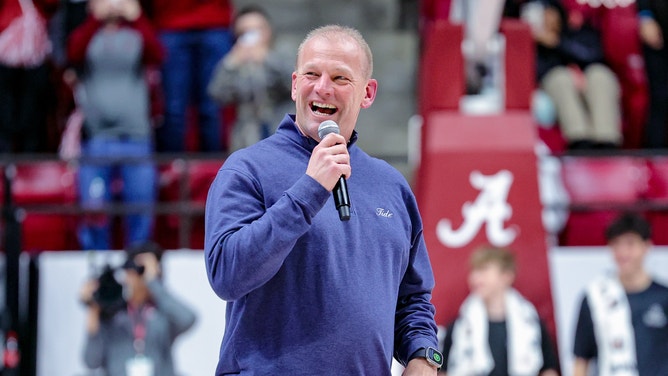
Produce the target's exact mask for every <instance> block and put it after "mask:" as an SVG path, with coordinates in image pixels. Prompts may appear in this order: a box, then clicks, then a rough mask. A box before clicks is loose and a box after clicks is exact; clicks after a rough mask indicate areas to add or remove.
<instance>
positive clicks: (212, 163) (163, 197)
mask: <svg viewBox="0 0 668 376" xmlns="http://www.w3.org/2000/svg"><path fill="white" fill-rule="evenodd" d="M222 164H223V161H222V160H201V161H197V160H193V161H184V160H176V161H173V162H172V163H170V164H169V165H167V166H164V167H162V168H161V170H160V201H161V202H165V203H172V204H175V203H178V202H181V201H182V200H183V201H185V202H184V204H187V205H188V206H194V207H199V208H200V209H203V207H204V203H205V202H206V196H207V193H208V192H209V186H210V185H211V182H213V179H214V178H215V177H216V174H217V173H218V169H220V166H221V165H222ZM182 195H183V196H182ZM186 219H189V220H190V221H189V222H187V221H186ZM188 224H189V228H188ZM180 231H187V235H188V237H189V238H190V242H189V244H187V245H183V244H179V235H180ZM155 232H156V236H155V238H156V239H157V241H158V242H159V243H160V245H162V246H163V247H165V248H170V249H175V248H181V247H183V246H187V247H190V248H193V249H202V248H203V247H204V216H203V215H201V214H196V213H195V214H185V215H176V214H170V215H161V216H158V218H157V219H156V231H155Z"/></svg>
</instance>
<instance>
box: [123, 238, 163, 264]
mask: <svg viewBox="0 0 668 376" xmlns="http://www.w3.org/2000/svg"><path fill="white" fill-rule="evenodd" d="M142 253H153V254H154V255H155V258H156V259H157V260H158V262H160V259H161V258H162V253H163V249H162V247H161V246H160V245H159V244H158V243H156V242H153V241H147V242H143V243H137V244H133V245H131V246H130V247H128V248H126V249H125V263H123V266H122V268H123V269H137V268H138V265H137V264H136V263H135V261H134V258H135V256H137V255H140V254H142Z"/></svg>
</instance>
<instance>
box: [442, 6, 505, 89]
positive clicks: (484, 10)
mask: <svg viewBox="0 0 668 376" xmlns="http://www.w3.org/2000/svg"><path fill="white" fill-rule="evenodd" d="M504 5H505V0H452V5H451V7H452V8H451V13H450V20H451V21H453V22H455V23H463V24H464V25H465V26H464V42H463V46H462V47H463V48H462V50H463V52H464V56H465V59H466V82H467V92H468V93H469V94H478V93H480V92H482V91H485V90H489V89H496V90H501V88H500V85H501V82H502V80H501V77H500V75H502V72H501V67H502V64H501V58H502V56H503V54H502V52H503V49H504V45H503V42H502V41H501V38H499V25H500V23H501V17H502V16H503V10H504Z"/></svg>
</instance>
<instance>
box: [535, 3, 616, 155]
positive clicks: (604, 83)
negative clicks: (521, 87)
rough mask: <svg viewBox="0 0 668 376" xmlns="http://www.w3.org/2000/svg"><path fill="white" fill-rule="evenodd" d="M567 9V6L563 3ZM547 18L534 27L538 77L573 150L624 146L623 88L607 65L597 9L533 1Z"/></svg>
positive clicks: (544, 17)
mask: <svg viewBox="0 0 668 376" xmlns="http://www.w3.org/2000/svg"><path fill="white" fill-rule="evenodd" d="M566 3H567V4H568V6H567V7H566V6H564V4H566ZM529 4H531V6H535V4H539V5H542V8H541V9H543V17H540V18H539V20H538V22H535V21H534V22H532V26H533V32H534V38H535V40H536V42H537V53H538V57H537V64H538V66H537V75H538V80H539V83H540V86H541V88H542V89H543V90H544V91H545V92H546V93H547V94H548V95H549V96H550V98H551V99H552V101H553V102H554V104H555V107H556V111H557V119H558V121H559V124H560V126H561V133H562V134H563V136H564V138H565V139H566V141H567V142H568V147H569V148H570V149H592V148H604V149H610V148H616V147H619V146H620V145H621V142H622V132H621V105H620V96H621V93H620V86H619V82H618V80H617V77H616V76H615V74H614V73H613V72H612V70H610V68H608V67H607V66H606V65H605V62H604V55H603V46H602V44H601V36H600V32H599V30H598V28H597V25H596V21H597V19H596V13H595V11H594V10H593V8H589V7H588V6H587V5H581V4H578V3H576V2H575V0H573V1H569V0H566V1H564V4H562V2H561V1H559V0H534V1H532V2H530V3H529Z"/></svg>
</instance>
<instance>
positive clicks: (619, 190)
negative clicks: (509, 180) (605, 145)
mask: <svg viewBox="0 0 668 376" xmlns="http://www.w3.org/2000/svg"><path fill="white" fill-rule="evenodd" d="M562 164H563V165H562V176H563V182H564V186H565V187H566V190H567V191H568V193H569V195H570V200H571V205H572V207H573V210H572V211H571V214H570V216H569V219H568V222H567V223H566V227H565V229H564V230H563V231H562V233H561V234H560V242H561V244H562V245H567V246H568V245H604V244H605V237H604V231H605V227H606V226H607V225H608V224H609V222H610V221H611V220H612V219H613V218H614V217H615V216H616V215H617V214H618V213H619V211H620V210H622V209H624V208H630V207H631V206H632V205H634V204H637V203H638V202H639V200H641V199H642V198H643V197H644V196H645V194H646V192H647V191H648V185H649V171H648V169H647V165H646V162H645V160H644V159H643V158H634V157H564V158H563V159H562Z"/></svg>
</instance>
